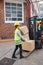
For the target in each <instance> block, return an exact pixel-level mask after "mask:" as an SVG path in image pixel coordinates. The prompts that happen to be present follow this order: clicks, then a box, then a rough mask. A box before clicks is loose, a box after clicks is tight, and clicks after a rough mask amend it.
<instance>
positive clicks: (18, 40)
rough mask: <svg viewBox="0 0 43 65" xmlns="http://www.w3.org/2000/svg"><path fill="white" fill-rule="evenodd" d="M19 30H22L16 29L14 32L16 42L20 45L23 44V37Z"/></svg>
mask: <svg viewBox="0 0 43 65" xmlns="http://www.w3.org/2000/svg"><path fill="white" fill-rule="evenodd" d="M18 32H20V30H19V29H16V30H15V33H14V40H15V44H16V45H19V44H21V41H22V40H21V37H20V36H19V35H18V34H17V33H18Z"/></svg>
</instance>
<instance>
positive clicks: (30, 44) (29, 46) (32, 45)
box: [19, 26, 35, 51]
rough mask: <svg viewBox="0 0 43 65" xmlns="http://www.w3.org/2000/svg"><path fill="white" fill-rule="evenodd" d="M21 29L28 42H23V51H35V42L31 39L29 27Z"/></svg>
mask: <svg viewBox="0 0 43 65" xmlns="http://www.w3.org/2000/svg"><path fill="white" fill-rule="evenodd" d="M19 29H20V30H21V31H22V33H23V36H24V38H26V39H27V41H24V42H22V49H23V50H26V51H33V50H34V49H35V40H30V39H29V30H28V28H27V26H21V27H19Z"/></svg>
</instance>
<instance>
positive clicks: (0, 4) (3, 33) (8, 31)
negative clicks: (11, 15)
mask: <svg viewBox="0 0 43 65" xmlns="http://www.w3.org/2000/svg"><path fill="white" fill-rule="evenodd" d="M28 13H29V14H30V11H29V12H28ZM29 16H30V15H29ZM26 24H27V22H26V4H25V3H24V24H21V25H26ZM13 34H14V26H13V24H11V23H10V24H8V23H5V21H4V0H0V37H1V38H13Z"/></svg>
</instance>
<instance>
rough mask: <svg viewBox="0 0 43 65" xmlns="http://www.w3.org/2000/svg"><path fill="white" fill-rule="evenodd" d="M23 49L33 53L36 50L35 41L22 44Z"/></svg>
mask: <svg viewBox="0 0 43 65" xmlns="http://www.w3.org/2000/svg"><path fill="white" fill-rule="evenodd" d="M22 49H23V50H26V51H33V50H34V49H35V41H34V40H29V41H28V42H22Z"/></svg>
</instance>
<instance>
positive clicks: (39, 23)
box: [37, 21, 41, 39]
mask: <svg viewBox="0 0 43 65" xmlns="http://www.w3.org/2000/svg"><path fill="white" fill-rule="evenodd" d="M40 37H41V21H37V39H40Z"/></svg>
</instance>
